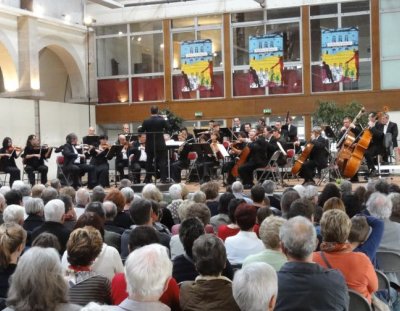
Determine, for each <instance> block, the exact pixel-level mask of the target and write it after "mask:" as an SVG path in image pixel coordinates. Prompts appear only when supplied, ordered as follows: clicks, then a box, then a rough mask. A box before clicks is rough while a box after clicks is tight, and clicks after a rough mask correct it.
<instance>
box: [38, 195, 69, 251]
mask: <svg viewBox="0 0 400 311" xmlns="http://www.w3.org/2000/svg"><path fill="white" fill-rule="evenodd" d="M64 213H65V206H64V202H63V201H61V200H59V199H55V200H51V201H49V202H48V203H47V204H46V205H45V206H44V220H45V222H44V224H43V225H41V226H40V227H37V228H36V229H35V230H33V232H32V237H31V239H32V241H33V240H34V239H35V238H36V237H37V236H38V235H39V234H41V233H43V232H49V233H52V234H54V235H55V236H56V237H57V238H58V241H59V242H60V245H61V252H60V254H61V255H62V254H63V253H64V250H65V247H66V245H67V241H68V238H69V234H70V231H69V230H67V229H66V228H65V227H64V226H63V222H64Z"/></svg>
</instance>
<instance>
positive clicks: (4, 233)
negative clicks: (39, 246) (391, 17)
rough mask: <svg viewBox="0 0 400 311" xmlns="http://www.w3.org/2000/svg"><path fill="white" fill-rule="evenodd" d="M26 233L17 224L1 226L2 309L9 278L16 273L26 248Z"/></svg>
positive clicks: (0, 304)
mask: <svg viewBox="0 0 400 311" xmlns="http://www.w3.org/2000/svg"><path fill="white" fill-rule="evenodd" d="M25 242H26V232H25V230H24V229H23V228H22V227H21V226H20V225H18V224H16V223H5V224H2V225H0V308H1V307H2V308H4V307H5V305H2V303H1V298H3V299H4V298H6V297H7V291H8V287H9V278H10V276H11V275H12V274H13V273H14V271H15V268H16V266H17V262H18V258H19V256H20V255H21V253H22V251H23V250H24V248H25Z"/></svg>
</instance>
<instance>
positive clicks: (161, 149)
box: [140, 106, 169, 183]
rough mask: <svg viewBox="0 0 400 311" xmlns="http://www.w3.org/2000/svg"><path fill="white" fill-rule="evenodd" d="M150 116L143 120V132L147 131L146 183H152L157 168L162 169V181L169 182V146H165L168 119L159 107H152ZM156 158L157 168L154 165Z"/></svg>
mask: <svg viewBox="0 0 400 311" xmlns="http://www.w3.org/2000/svg"><path fill="white" fill-rule="evenodd" d="M150 113H151V116H150V118H148V119H146V120H144V121H143V124H142V127H141V129H140V131H141V132H144V133H146V153H147V162H146V177H145V179H144V183H150V182H151V177H152V175H154V173H155V172H156V171H157V170H160V181H161V182H162V183H167V182H168V180H167V176H168V168H167V157H168V154H167V147H166V146H165V140H164V131H165V130H168V128H169V126H168V123H167V121H166V120H165V119H164V118H163V117H162V116H160V115H159V114H158V107H157V106H152V107H151V108H150ZM153 160H155V164H156V166H155V168H154V166H153Z"/></svg>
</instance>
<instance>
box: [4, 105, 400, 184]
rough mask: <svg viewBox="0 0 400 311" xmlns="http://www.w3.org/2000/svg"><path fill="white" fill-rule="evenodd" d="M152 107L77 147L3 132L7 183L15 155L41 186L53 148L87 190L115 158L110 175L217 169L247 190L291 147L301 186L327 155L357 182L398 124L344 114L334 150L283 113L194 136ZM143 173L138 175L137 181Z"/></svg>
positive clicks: (202, 173) (392, 143)
mask: <svg viewBox="0 0 400 311" xmlns="http://www.w3.org/2000/svg"><path fill="white" fill-rule="evenodd" d="M156 108H157V107H152V110H151V117H150V118H149V119H147V120H145V121H144V122H143V125H142V127H141V128H139V129H138V133H131V132H130V126H129V124H124V125H123V126H122V129H121V133H120V134H119V135H118V139H117V141H116V143H115V144H110V143H109V142H108V137H107V135H97V134H96V132H95V128H93V127H90V128H89V130H88V134H87V136H84V137H83V139H82V141H83V142H84V143H85V144H79V143H78V137H77V136H76V135H75V134H74V133H70V134H68V135H67V137H66V143H65V144H64V145H62V146H61V147H59V148H53V147H49V146H47V145H46V144H42V143H41V142H40V140H39V138H38V137H36V136H35V135H29V136H28V138H27V141H26V145H25V147H24V148H21V147H17V146H14V145H13V142H12V139H11V138H10V137H5V138H4V140H3V144H2V148H1V149H0V171H1V172H4V173H8V174H9V175H10V182H9V183H10V185H12V184H13V182H14V181H15V180H19V179H20V178H21V176H20V175H21V174H20V170H19V169H18V167H17V165H16V160H17V159H18V158H19V157H21V158H22V163H23V170H24V171H25V172H26V174H27V176H28V181H29V183H30V184H31V185H32V186H33V185H34V184H35V183H36V182H38V180H35V173H39V174H40V182H41V183H42V184H46V183H47V182H48V177H47V175H48V170H49V169H48V166H47V165H46V162H47V160H48V159H49V158H50V157H51V155H52V152H53V151H54V153H60V152H61V153H62V156H63V157H64V160H63V167H62V169H63V172H65V173H66V176H67V177H68V180H69V182H68V183H69V184H70V185H72V186H73V187H74V188H78V187H80V186H81V185H82V177H83V176H84V175H85V174H86V173H87V174H88V176H87V179H85V180H87V186H88V188H90V189H91V188H93V187H94V186H96V185H101V186H102V187H105V188H108V187H110V173H109V171H110V165H109V161H110V160H115V170H116V172H117V173H118V175H116V176H119V178H120V179H123V178H128V179H130V180H131V181H132V182H133V183H135V184H138V183H142V182H143V183H148V182H150V181H151V179H152V178H153V176H154V181H157V180H159V182H164V183H166V182H178V183H179V182H181V181H182V171H183V170H184V169H187V170H188V171H189V170H191V168H195V170H194V171H195V172H197V175H198V176H196V177H195V178H192V177H193V176H190V177H188V174H186V177H187V178H188V180H187V182H188V181H189V179H190V181H193V180H196V178H198V179H197V181H198V182H200V183H203V182H207V181H209V180H211V179H212V178H213V177H214V176H216V175H217V176H218V174H215V172H216V169H220V171H221V175H222V176H223V184H224V185H225V186H227V185H231V184H232V183H233V182H235V181H236V180H238V179H239V180H241V181H242V183H243V185H244V187H245V188H251V187H252V186H253V185H254V172H255V170H256V169H262V168H264V167H266V166H267V164H268V165H270V164H271V163H270V162H271V158H272V155H273V154H274V153H275V152H276V151H280V156H279V158H278V160H276V163H277V166H278V167H280V168H286V167H287V166H285V165H286V164H287V163H289V162H288V161H287V151H288V150H289V149H292V150H296V152H295V153H296V154H295V155H294V161H293V164H292V168H291V173H292V176H297V175H298V176H299V177H301V178H303V179H304V183H315V180H314V178H315V177H316V176H321V171H322V170H323V169H325V168H327V167H328V159H329V161H335V162H336V163H337V165H338V169H339V172H340V174H341V176H340V178H349V179H350V181H356V180H358V172H359V170H360V169H361V164H362V162H365V163H366V165H367V167H368V172H367V177H368V178H371V177H374V176H376V175H377V170H376V165H377V164H378V161H380V160H382V159H383V161H385V162H387V161H388V159H390V157H391V156H392V155H393V149H394V148H397V136H398V128H397V124H396V123H394V122H392V121H389V115H388V113H387V112H385V111H383V112H379V113H375V112H370V113H369V114H368V124H367V126H365V127H363V126H362V124H360V122H359V118H360V116H361V115H362V114H365V111H364V109H362V110H361V111H360V112H359V114H358V115H357V116H345V117H344V118H343V126H342V127H341V128H340V129H339V130H338V132H337V133H336V136H335V135H334V137H335V139H336V140H335V141H334V143H335V146H337V150H336V151H335V150H332V148H331V146H330V143H332V139H333V138H332V137H331V136H328V137H325V136H324V129H325V128H324V127H321V126H314V127H313V128H312V131H311V140H310V141H308V142H305V141H304V140H303V141H300V140H299V137H298V133H297V127H296V126H295V125H293V124H292V123H293V119H292V118H291V117H289V112H288V115H287V116H286V121H276V122H273V123H272V126H271V124H266V122H265V119H264V118H260V119H259V121H258V122H257V123H256V124H253V126H252V125H251V123H248V122H246V123H243V124H242V123H241V122H240V119H239V118H237V117H235V118H233V119H232V127H231V128H229V129H227V128H223V127H222V126H221V124H220V123H219V122H215V121H212V122H210V123H209V127H208V128H207V129H204V130H201V129H200V130H199V129H198V130H197V131H195V133H194V134H192V133H190V131H189V130H188V129H187V128H186V127H181V128H180V129H179V131H178V132H169V127H168V123H167V122H166V120H165V118H164V117H163V116H161V115H159V113H158V109H156ZM283 120H284V119H283ZM226 133H228V134H229V135H227V134H226ZM158 134H160V135H161V136H160V135H158ZM164 134H165V135H164ZM222 135H224V137H221V136H222ZM171 137H172V139H171ZM149 138H150V139H149ZM166 140H167V144H166ZM206 146H208V147H207V148H206ZM167 152H168V156H167ZM292 152H294V151H292ZM190 154H192V156H190ZM193 154H195V156H193ZM378 156H381V157H378ZM167 160H168V162H167ZM273 161H275V158H274V159H273ZM154 164H155V165H154ZM289 170H290V168H289ZM143 171H144V172H145V178H144V179H143V178H141V176H144V175H142V172H143ZM191 171H193V170H191ZM167 177H168V178H170V181H168V178H167Z"/></svg>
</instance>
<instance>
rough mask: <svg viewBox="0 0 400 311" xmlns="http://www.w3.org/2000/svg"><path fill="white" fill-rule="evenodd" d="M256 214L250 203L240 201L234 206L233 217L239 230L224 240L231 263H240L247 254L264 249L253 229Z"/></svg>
mask: <svg viewBox="0 0 400 311" xmlns="http://www.w3.org/2000/svg"><path fill="white" fill-rule="evenodd" d="M256 215H257V211H256V208H255V207H254V206H252V205H249V204H246V203H242V204H240V205H239V206H238V207H237V208H236V211H235V219H236V223H237V225H238V226H239V228H240V231H239V233H238V234H236V235H234V236H231V237H228V238H227V239H226V240H225V247H226V253H227V255H228V260H229V262H230V263H232V265H241V264H242V263H243V261H244V259H245V258H246V257H247V256H249V255H254V254H257V253H259V252H261V251H264V250H265V247H264V245H263V243H262V242H261V240H260V239H259V238H258V237H257V235H256V234H255V233H254V231H253V227H254V225H255V223H256Z"/></svg>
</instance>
